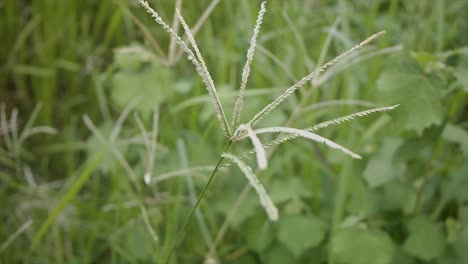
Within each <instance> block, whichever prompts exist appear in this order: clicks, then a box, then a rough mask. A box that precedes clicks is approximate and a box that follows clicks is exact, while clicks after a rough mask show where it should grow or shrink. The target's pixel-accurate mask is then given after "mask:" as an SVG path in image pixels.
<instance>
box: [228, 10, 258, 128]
mask: <svg viewBox="0 0 468 264" xmlns="http://www.w3.org/2000/svg"><path fill="white" fill-rule="evenodd" d="M265 6H266V1H264V2H262V5H261V6H260V11H259V12H258V16H257V21H256V23H255V27H254V30H253V35H252V39H251V40H250V47H249V49H248V50H247V60H246V62H245V65H244V69H243V70H242V80H241V85H240V88H239V95H238V97H237V100H236V103H235V104H234V114H233V118H232V119H233V120H232V127H237V125H238V124H239V122H240V114H241V112H242V106H243V103H244V91H245V88H246V86H247V81H248V79H249V75H250V65H251V64H252V61H253V58H254V54H255V47H256V46H257V37H258V33H259V32H260V27H261V26H262V22H263V15H264V14H265V12H266V7H265Z"/></svg>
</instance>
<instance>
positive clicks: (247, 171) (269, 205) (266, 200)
mask: <svg viewBox="0 0 468 264" xmlns="http://www.w3.org/2000/svg"><path fill="white" fill-rule="evenodd" d="M221 156H222V157H223V158H227V159H229V160H231V161H233V162H234V163H236V164H237V166H238V167H239V169H240V170H241V171H242V173H243V174H244V175H245V177H247V179H248V180H249V183H250V185H251V186H252V187H253V188H254V189H255V191H256V192H257V194H258V197H259V198H260V204H261V205H262V206H263V208H264V209H265V211H266V213H267V215H268V218H270V220H271V221H276V220H278V209H277V208H276V206H275V205H274V204H273V201H272V200H271V198H270V196H268V194H267V192H266V191H265V188H263V185H262V184H261V183H260V181H259V180H258V178H257V176H255V174H254V173H253V171H252V169H251V168H250V167H249V166H247V164H245V163H244V162H243V161H242V160H241V159H240V158H239V157H237V156H235V155H233V154H230V153H223V154H222V155H221Z"/></svg>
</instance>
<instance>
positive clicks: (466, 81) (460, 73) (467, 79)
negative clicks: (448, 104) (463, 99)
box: [455, 67, 468, 92]
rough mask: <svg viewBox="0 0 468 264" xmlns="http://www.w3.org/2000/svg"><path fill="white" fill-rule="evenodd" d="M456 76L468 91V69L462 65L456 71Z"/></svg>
mask: <svg viewBox="0 0 468 264" xmlns="http://www.w3.org/2000/svg"><path fill="white" fill-rule="evenodd" d="M455 76H456V77H457V80H458V82H459V83H460V84H461V86H462V87H463V90H464V91H465V92H468V69H467V68H463V67H460V68H458V69H457V70H456V71H455Z"/></svg>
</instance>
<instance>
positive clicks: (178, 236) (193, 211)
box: [164, 140, 232, 263]
mask: <svg viewBox="0 0 468 264" xmlns="http://www.w3.org/2000/svg"><path fill="white" fill-rule="evenodd" d="M231 144H232V141H230V140H229V142H228V143H227V144H226V147H225V148H224V151H223V152H227V151H228V150H229V148H230V147H231ZM223 160H224V157H222V156H220V158H219V160H218V163H217V164H216V167H215V168H214V170H213V172H212V173H211V176H210V178H209V179H208V182H207V183H206V184H205V186H204V187H203V190H202V191H201V192H200V195H199V196H198V199H197V202H196V203H195V205H194V206H193V208H192V211H191V212H190V214H189V216H188V217H187V219H185V222H184V224H183V225H182V228H181V229H180V231H179V233H178V234H177V237H176V239H175V241H174V244H172V247H171V250H170V251H169V253H168V254H167V257H166V259H165V261H164V263H169V259H170V258H171V255H172V253H174V251H175V249H176V247H177V244H178V243H179V241H180V240H181V238H182V236H183V235H184V233H185V229H187V225H188V223H189V222H190V221H191V220H192V217H193V215H194V214H195V211H196V210H197V208H198V205H200V202H201V200H202V198H203V197H204V196H205V192H206V190H207V189H208V187H209V186H210V184H211V182H212V181H213V179H214V176H215V175H216V172H218V169H219V167H220V165H221V162H223Z"/></svg>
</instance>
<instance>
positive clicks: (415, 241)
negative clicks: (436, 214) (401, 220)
mask: <svg viewBox="0 0 468 264" xmlns="http://www.w3.org/2000/svg"><path fill="white" fill-rule="evenodd" d="M408 227H409V237H408V238H407V240H406V241H405V243H404V244H403V249H404V250H405V251H406V252H408V253H409V254H411V255H412V256H415V257H417V258H419V259H422V260H425V261H429V260H433V259H435V258H437V257H440V256H441V255H442V254H443V252H444V249H445V244H446V241H445V237H444V234H443V233H442V230H441V228H440V227H439V226H438V225H437V223H435V222H434V221H432V220H431V219H430V218H429V217H427V216H423V215H419V216H417V217H416V218H414V219H412V220H411V222H410V223H409V226H408Z"/></svg>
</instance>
